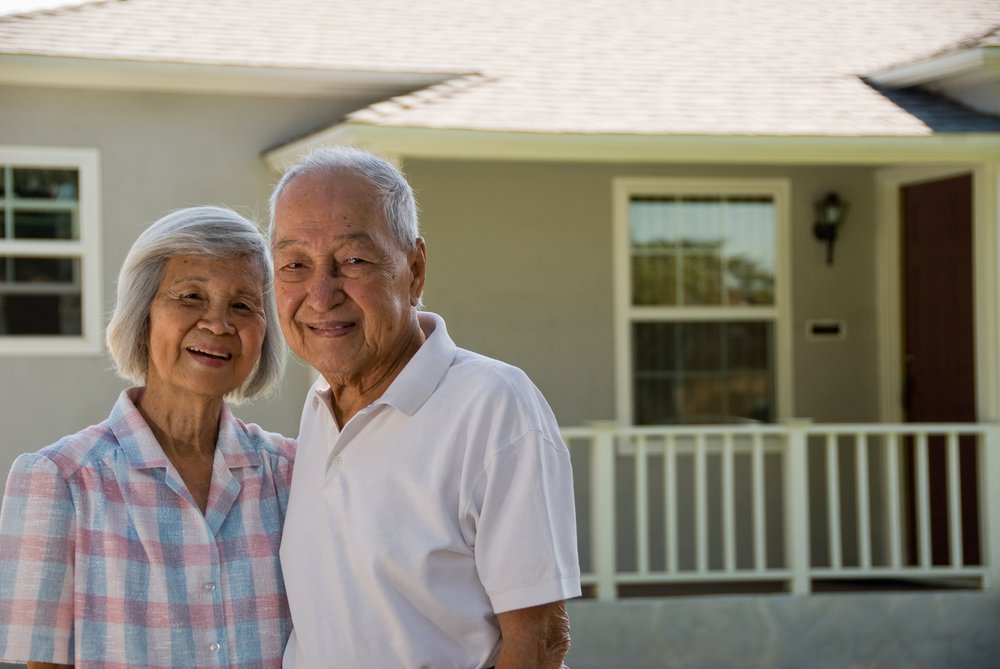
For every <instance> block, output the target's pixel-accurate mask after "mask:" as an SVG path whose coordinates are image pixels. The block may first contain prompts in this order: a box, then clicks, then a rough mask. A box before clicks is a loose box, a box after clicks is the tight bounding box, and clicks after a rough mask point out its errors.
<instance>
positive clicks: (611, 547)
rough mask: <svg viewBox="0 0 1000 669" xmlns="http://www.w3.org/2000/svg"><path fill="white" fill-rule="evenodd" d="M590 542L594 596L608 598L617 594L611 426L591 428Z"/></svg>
mask: <svg viewBox="0 0 1000 669" xmlns="http://www.w3.org/2000/svg"><path fill="white" fill-rule="evenodd" d="M590 453H591V455H590V475H591V484H590V485H591V488H592V491H591V494H592V495H593V505H592V507H591V522H593V532H592V536H591V542H592V546H593V549H592V550H593V555H594V572H595V576H596V578H597V598H598V599H601V600H612V599H615V598H616V597H617V595H618V588H617V579H616V577H617V566H616V564H615V550H616V547H617V540H616V535H617V533H616V531H615V431H614V427H613V426H612V425H599V426H595V428H594V437H593V441H592V442H591V451H590Z"/></svg>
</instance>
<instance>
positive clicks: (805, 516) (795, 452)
mask: <svg viewBox="0 0 1000 669" xmlns="http://www.w3.org/2000/svg"><path fill="white" fill-rule="evenodd" d="M810 425H811V421H808V420H804V419H792V420H790V421H788V422H787V423H786V427H787V428H788V445H787V456H786V459H785V472H784V474H785V477H784V478H785V553H786V555H787V556H788V568H789V570H790V571H791V572H792V580H791V590H792V594H796V595H808V594H809V592H810V591H811V589H812V585H811V579H810V578H809V541H810V537H809V483H808V482H809V468H808V467H809V460H808V458H807V454H806V449H807V448H808V433H807V431H806V430H807V428H808V427H809V426H810Z"/></svg>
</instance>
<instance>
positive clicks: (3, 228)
mask: <svg viewBox="0 0 1000 669" xmlns="http://www.w3.org/2000/svg"><path fill="white" fill-rule="evenodd" d="M6 236H7V212H6V211H5V210H3V209H0V239H4V238H5V237H6Z"/></svg>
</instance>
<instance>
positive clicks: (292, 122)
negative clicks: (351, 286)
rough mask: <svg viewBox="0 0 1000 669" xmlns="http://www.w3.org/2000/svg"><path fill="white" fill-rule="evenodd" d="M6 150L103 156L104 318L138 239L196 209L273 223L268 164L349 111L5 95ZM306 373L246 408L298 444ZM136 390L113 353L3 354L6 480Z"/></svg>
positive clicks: (28, 92) (322, 106) (295, 367)
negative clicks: (272, 150)
mask: <svg viewBox="0 0 1000 669" xmlns="http://www.w3.org/2000/svg"><path fill="white" fill-rule="evenodd" d="M0 108H2V110H3V112H2V116H3V123H0V145H16V146H42V147H62V146H65V147H87V148H96V149H97V150H98V151H99V152H100V194H101V208H100V219H101V224H102V226H103V230H102V239H101V243H102V253H103V258H104V275H103V278H102V284H103V294H104V302H105V304H104V311H105V312H108V311H109V310H110V309H111V307H112V305H113V300H114V281H115V278H116V275H117V270H118V267H119V266H120V264H121V261H122V259H123V258H124V256H125V253H126V252H127V250H128V247H129V246H130V245H131V243H132V242H133V241H134V240H135V238H136V236H137V235H138V233H139V232H140V231H141V230H142V229H143V228H144V227H145V226H146V225H148V224H149V223H150V222H152V221H153V220H155V219H157V218H158V217H160V216H161V215H163V214H164V213H166V212H168V211H170V210H172V209H176V208H179V207H182V206H186V205H193V204H203V203H211V204H224V205H228V206H231V207H234V208H236V209H237V210H239V211H241V212H242V213H244V214H248V215H250V216H255V217H258V218H259V219H263V218H264V217H265V216H266V214H267V196H268V193H269V191H270V188H271V186H272V185H273V182H274V180H275V174H274V173H273V172H272V170H271V169H270V168H269V167H268V166H267V164H266V163H265V162H264V160H263V159H262V158H261V156H260V154H261V152H262V151H263V150H265V149H267V148H269V147H271V146H273V145H275V144H277V143H279V142H281V141H287V140H288V139H290V138H292V137H296V136H299V135H301V134H303V133H305V132H309V131H312V130H314V129H316V128H318V127H322V126H323V125H325V124H326V123H328V122H329V120H330V119H331V118H335V117H336V116H337V115H338V114H339V113H341V111H342V110H339V109H337V108H336V106H335V105H334V104H332V103H331V102H330V101H329V100H318V99H317V100H313V99H297V100H282V99H279V98H258V97H242V96H230V97H225V96H213V95H169V94H143V93H113V92H106V91H104V92H97V91H76V92H65V91H63V92H59V91H54V90H49V89H42V88H27V87H25V88H9V87H8V88H0ZM307 385H308V378H307V372H306V370H305V369H304V368H303V367H302V366H301V365H299V364H296V363H294V362H292V363H291V364H290V367H289V372H288V374H287V376H286V380H285V385H284V387H283V390H282V392H281V394H280V396H279V397H277V398H275V399H272V400H267V401H258V402H256V403H254V404H248V405H244V406H241V407H237V408H236V413H237V415H239V416H241V417H243V418H245V419H247V420H251V421H254V422H259V423H261V424H262V425H264V426H266V427H267V428H268V429H272V430H276V431H280V432H284V433H286V434H295V433H297V432H298V416H299V409H300V407H301V401H302V397H303V395H304V388H305V387H307ZM123 387H125V384H124V382H122V381H121V380H119V379H118V378H117V377H116V376H115V375H114V373H113V372H112V371H110V361H109V359H108V358H107V356H106V355H105V354H101V355H95V356H88V357H31V356H0V426H2V429H0V434H2V437H0V472H2V473H0V480H2V479H4V478H5V477H6V473H7V472H8V471H9V469H10V463H11V462H12V461H13V459H14V457H16V455H17V454H18V453H20V452H23V451H30V450H36V449H38V448H39V447H41V446H43V445H45V444H47V443H50V442H52V441H54V440H55V439H57V438H59V437H61V436H63V435H65V434H68V433H71V432H75V431H76V430H79V429H81V428H83V427H85V426H87V425H90V424H93V423H96V422H99V421H101V420H103V419H104V418H106V417H107V415H108V412H109V411H110V408H111V405H112V403H113V402H114V400H115V398H116V397H117V395H118V392H119V391H120V390H121V389H122V388H123Z"/></svg>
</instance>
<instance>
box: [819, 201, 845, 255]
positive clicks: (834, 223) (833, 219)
mask: <svg viewBox="0 0 1000 669" xmlns="http://www.w3.org/2000/svg"><path fill="white" fill-rule="evenodd" d="M846 214H847V203H846V202H844V201H843V200H841V199H840V196H839V195H837V193H835V192H833V191H830V192H829V193H827V194H826V196H825V197H824V198H823V199H822V200H820V201H819V202H817V203H816V222H815V223H814V224H813V235H815V237H816V239H818V240H820V241H823V242H826V264H827V265H832V264H833V245H834V243H835V242H836V241H837V232H838V228H840V224H841V223H842V222H843V221H844V216H845V215H846Z"/></svg>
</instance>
